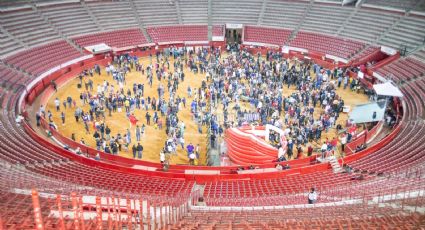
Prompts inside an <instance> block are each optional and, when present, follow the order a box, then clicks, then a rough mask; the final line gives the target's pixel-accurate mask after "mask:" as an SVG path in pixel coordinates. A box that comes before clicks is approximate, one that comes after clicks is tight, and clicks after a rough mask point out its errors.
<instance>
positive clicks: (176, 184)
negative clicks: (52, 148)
mask: <svg viewBox="0 0 425 230" xmlns="http://www.w3.org/2000/svg"><path fill="white" fill-rule="evenodd" d="M30 170H31V171H32V172H34V173H37V174H41V175H45V176H48V177H51V178H56V179H58V180H63V181H66V182H68V183H72V184H80V185H84V186H91V187H95V188H99V189H104V188H105V189H108V190H111V191H119V192H127V193H132V194H147V195H156V196H161V195H165V196H174V195H177V194H179V195H183V194H185V193H188V192H190V191H191V187H192V185H193V182H190V181H186V180H184V179H166V178H159V177H151V176H147V175H131V174H127V173H120V172H114V171H111V170H105V169H101V168H94V167H90V166H86V165H83V164H79V163H76V162H69V163H67V164H60V165H52V167H48V166H43V167H37V166H34V167H32V168H31V169H30Z"/></svg>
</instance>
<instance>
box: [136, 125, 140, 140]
mask: <svg viewBox="0 0 425 230" xmlns="http://www.w3.org/2000/svg"><path fill="white" fill-rule="evenodd" d="M140 134H141V131H140V127H139V125H136V141H140Z"/></svg>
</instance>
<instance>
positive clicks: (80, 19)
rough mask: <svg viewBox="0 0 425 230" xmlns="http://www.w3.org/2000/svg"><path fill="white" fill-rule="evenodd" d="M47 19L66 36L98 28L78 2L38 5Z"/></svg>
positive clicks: (97, 29) (92, 31)
mask: <svg viewBox="0 0 425 230" xmlns="http://www.w3.org/2000/svg"><path fill="white" fill-rule="evenodd" d="M39 9H40V10H41V11H42V12H43V15H45V16H46V17H47V18H48V19H49V21H51V22H52V23H53V25H55V26H56V27H57V28H58V29H59V30H60V31H61V32H62V33H63V34H65V35H66V36H75V35H79V34H88V33H94V32H98V31H99V28H98V27H97V26H96V24H95V23H94V21H93V20H92V19H91V18H90V16H89V14H88V12H87V11H86V9H85V8H84V7H83V6H82V5H81V4H80V3H68V4H58V5H53V6H44V7H39Z"/></svg>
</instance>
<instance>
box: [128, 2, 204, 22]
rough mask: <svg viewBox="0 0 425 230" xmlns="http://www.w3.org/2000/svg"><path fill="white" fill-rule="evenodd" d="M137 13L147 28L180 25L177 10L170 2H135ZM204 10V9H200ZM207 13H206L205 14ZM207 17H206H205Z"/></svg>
mask: <svg viewBox="0 0 425 230" xmlns="http://www.w3.org/2000/svg"><path fill="white" fill-rule="evenodd" d="M133 1H134V4H135V6H136V10H137V13H138V14H139V17H140V19H141V20H142V22H143V24H144V25H145V26H152V25H176V24H179V20H178V15H177V8H176V4H175V3H173V2H174V1H169V0H156V1H151V0H133ZM198 10H202V9H198ZM205 13H206V12H205ZM204 17H206V15H204Z"/></svg>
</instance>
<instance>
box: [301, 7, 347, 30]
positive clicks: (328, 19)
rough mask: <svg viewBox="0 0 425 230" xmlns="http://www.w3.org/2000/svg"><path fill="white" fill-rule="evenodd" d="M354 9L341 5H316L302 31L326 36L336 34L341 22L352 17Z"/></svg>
mask: <svg viewBox="0 0 425 230" xmlns="http://www.w3.org/2000/svg"><path fill="white" fill-rule="evenodd" d="M351 11H353V8H350V7H343V6H341V5H340V4H339V5H333V4H332V5H330V4H327V5H322V4H314V5H313V7H312V8H311V10H310V11H309V13H308V14H307V15H306V17H305V20H304V22H303V24H302V26H301V29H302V30H307V31H313V32H318V33H325V34H336V32H337V31H338V28H339V27H340V26H341V22H343V21H344V20H345V18H346V17H348V15H350V13H351Z"/></svg>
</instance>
